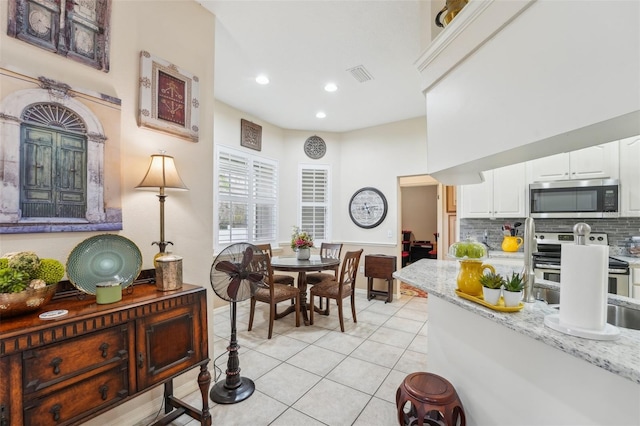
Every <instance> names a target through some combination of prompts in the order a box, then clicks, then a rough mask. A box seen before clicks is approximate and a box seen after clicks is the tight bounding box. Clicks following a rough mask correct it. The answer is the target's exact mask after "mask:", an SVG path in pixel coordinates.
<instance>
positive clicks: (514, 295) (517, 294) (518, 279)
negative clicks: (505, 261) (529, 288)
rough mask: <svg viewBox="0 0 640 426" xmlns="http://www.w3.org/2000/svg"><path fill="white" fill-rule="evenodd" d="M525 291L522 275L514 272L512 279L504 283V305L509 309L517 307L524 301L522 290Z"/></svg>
mask: <svg viewBox="0 0 640 426" xmlns="http://www.w3.org/2000/svg"><path fill="white" fill-rule="evenodd" d="M523 289H524V280H523V276H522V275H521V274H518V273H517V272H512V273H511V277H509V278H507V279H506V280H505V281H504V292H503V294H502V297H504V305H505V306H507V307H515V306H518V305H519V304H520V301H521V300H522V290H523Z"/></svg>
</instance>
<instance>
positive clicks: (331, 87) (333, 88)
mask: <svg viewBox="0 0 640 426" xmlns="http://www.w3.org/2000/svg"><path fill="white" fill-rule="evenodd" d="M324 90H326V91H327V92H335V91H336V90H338V86H336V84H335V83H327V84H326V85H325V86H324Z"/></svg>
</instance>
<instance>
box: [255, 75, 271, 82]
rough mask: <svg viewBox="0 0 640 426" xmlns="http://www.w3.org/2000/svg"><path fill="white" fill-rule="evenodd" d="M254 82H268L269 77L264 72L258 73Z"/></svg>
mask: <svg viewBox="0 0 640 426" xmlns="http://www.w3.org/2000/svg"><path fill="white" fill-rule="evenodd" d="M256 83H258V84H269V78H268V77H267V76H266V75H264V74H260V75H259V76H257V77H256Z"/></svg>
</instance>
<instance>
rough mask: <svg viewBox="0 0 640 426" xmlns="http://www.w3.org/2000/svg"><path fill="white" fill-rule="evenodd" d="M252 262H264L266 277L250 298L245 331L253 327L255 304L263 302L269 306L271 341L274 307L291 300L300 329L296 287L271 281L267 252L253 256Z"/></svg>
mask: <svg viewBox="0 0 640 426" xmlns="http://www.w3.org/2000/svg"><path fill="white" fill-rule="evenodd" d="M253 261H254V262H262V261H265V262H266V270H267V276H266V277H265V279H264V281H263V283H264V286H262V285H261V286H259V287H258V289H257V290H256V292H255V293H254V294H253V296H251V306H250V311H249V328H248V329H247V331H251V328H252V327H253V317H254V314H255V309H256V302H263V303H268V304H269V335H268V337H267V338H268V339H271V336H272V335H273V323H274V321H275V319H276V305H277V304H278V303H280V302H284V301H285V300H291V301H292V302H293V303H295V306H296V327H300V290H299V289H298V287H296V286H291V285H288V284H278V283H276V282H274V281H273V268H272V267H271V256H269V253H268V252H266V251H265V252H264V254H254V260H253Z"/></svg>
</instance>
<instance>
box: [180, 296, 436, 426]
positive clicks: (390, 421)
mask: <svg viewBox="0 0 640 426" xmlns="http://www.w3.org/2000/svg"><path fill="white" fill-rule="evenodd" d="M285 306H286V304H285V303H281V304H279V308H280V309H281V310H282V309H283V308H284V307H285ZM344 307H345V309H344V313H345V332H344V333H342V332H340V324H339V322H338V310H337V307H336V305H335V302H334V303H333V304H332V305H331V314H330V316H328V317H326V316H320V315H316V316H315V317H314V320H315V324H314V325H313V326H304V325H301V326H300V327H299V328H296V327H295V317H294V314H291V315H288V316H287V317H285V318H282V319H280V320H276V322H275V324H274V334H273V337H272V338H271V340H268V339H267V332H268V320H269V310H268V306H267V305H266V304H262V303H258V305H257V307H256V316H255V319H254V324H253V330H252V331H250V332H248V331H247V325H248V320H249V303H248V301H246V302H242V303H240V304H238V305H237V330H238V344H239V345H240V350H239V359H240V368H241V376H242V377H247V378H250V379H252V380H253V381H254V382H255V386H256V390H255V392H254V394H253V395H252V396H251V397H249V398H248V399H246V400H245V401H242V402H240V403H237V404H230V405H225V404H216V403H214V402H212V401H209V405H210V410H211V415H212V418H213V425H216V426H218V425H221V426H229V425H273V426H276V425H277V426H303V425H314V426H315V425H330V426H342V425H345V426H346V425H358V426H395V425H397V417H396V406H395V394H396V390H397V388H398V385H399V384H400V383H401V382H402V380H403V379H404V378H405V377H406V376H407V374H409V373H412V372H415V371H426V369H427V365H426V364H427V354H426V351H427V319H428V314H427V299H425V298H420V297H411V296H404V295H403V296H401V297H400V299H399V300H398V299H397V298H394V301H393V302H392V303H390V304H389V303H387V304H385V303H384V301H383V300H381V299H380V298H378V299H375V300H371V301H368V300H367V298H366V295H365V292H364V291H358V292H357V293H356V316H357V320H358V322H357V323H353V321H352V318H351V308H350V306H349V300H348V299H345V301H344ZM302 324H303V323H302ZM214 334H215V336H216V339H215V340H214V353H213V356H212V359H214V360H215V365H216V366H217V367H219V368H220V369H221V370H222V374H221V375H220V373H219V372H218V371H216V372H215V374H216V378H218V377H217V376H218V375H220V377H219V378H218V379H219V380H225V377H226V376H225V374H224V371H225V370H226V364H227V359H228V357H227V355H226V348H227V346H228V345H229V337H230V334H231V326H230V315H229V310H228V309H225V310H224V311H222V312H215V313H214ZM218 357H219V358H218ZM210 370H211V373H212V377H213V375H214V371H213V368H210ZM185 400H187V401H188V402H189V403H190V404H192V405H194V406H197V407H201V402H199V400H200V394H199V392H196V393H194V394H192V395H189V396H188V397H187V398H185ZM171 424H172V425H176V426H177V425H188V426H196V425H198V424H199V422H196V421H194V420H193V419H191V418H189V417H187V416H182V417H181V418H179V419H177V420H176V421H174V422H173V423H171Z"/></svg>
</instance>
